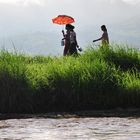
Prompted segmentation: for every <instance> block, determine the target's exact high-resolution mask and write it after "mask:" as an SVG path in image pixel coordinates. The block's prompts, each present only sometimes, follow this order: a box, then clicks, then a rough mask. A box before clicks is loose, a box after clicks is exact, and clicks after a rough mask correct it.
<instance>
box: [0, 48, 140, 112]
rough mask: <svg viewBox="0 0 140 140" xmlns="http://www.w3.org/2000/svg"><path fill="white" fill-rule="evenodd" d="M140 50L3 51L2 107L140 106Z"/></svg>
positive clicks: (4, 109) (47, 109) (0, 54)
mask: <svg viewBox="0 0 140 140" xmlns="http://www.w3.org/2000/svg"><path fill="white" fill-rule="evenodd" d="M139 56H140V52H139V51H138V50H136V49H132V48H129V47H126V46H124V45H122V46H120V45H111V46H109V48H105V47H104V48H93V47H91V46H89V48H88V49H87V50H86V51H85V52H84V53H83V54H82V55H79V56H77V57H75V56H68V57H44V56H35V57H31V56H26V55H24V54H18V53H9V52H7V51H5V50H4V51H3V50H2V51H1V52H0V112H1V113H41V112H50V111H75V110H93V109H112V108H118V107H125V108H127V107H140V72H139V67H140V57H139Z"/></svg>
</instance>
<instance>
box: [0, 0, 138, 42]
mask: <svg viewBox="0 0 140 140" xmlns="http://www.w3.org/2000/svg"><path fill="white" fill-rule="evenodd" d="M60 14H66V15H70V16H72V17H73V18H74V19H75V23H74V26H75V27H76V28H75V30H76V32H77V33H78V34H79V35H78V37H79V40H80V42H82V41H84V42H89V41H91V40H92V39H93V38H96V37H99V36H100V34H101V33H102V32H101V31H100V25H102V24H105V25H107V27H108V28H112V29H110V30H111V31H112V32H114V34H115V35H116V33H118V32H119V31H118V29H119V30H120V31H122V30H123V29H127V28H128V29H129V25H128V24H132V25H134V27H135V29H134V30H133V31H134V32H132V33H133V34H134V35H136V33H135V30H136V31H137V32H140V31H139V28H137V24H135V23H136V22H137V21H139V20H140V0H0V38H6V37H7V36H8V37H11V36H19V35H23V34H28V33H29V34H30V33H36V32H43V33H48V34H50V33H54V34H56V35H58V36H60V37H61V29H62V27H61V26H59V25H56V24H53V23H52V21H51V19H52V18H54V17H56V16H57V15H60ZM126 21H127V22H126ZM119 24H120V26H119V27H118V28H116V27H114V26H116V25H117V26H118V25H119ZM122 24H127V25H126V27H125V28H124V27H122V26H121V25H122ZM135 25H136V26H135ZM124 26H125V25H124ZM115 29H116V31H117V32H116V31H115ZM110 34H111V33H110ZM120 34H121V33H120ZM120 34H119V35H116V38H117V37H118V36H119V37H120V38H122V37H121V35H122V34H123V36H126V35H127V33H126V31H125V32H123V31H122V34H121V35H120ZM131 35H132V34H131ZM25 36H26V35H25ZM137 36H139V35H137ZM112 37H113V35H112ZM119 37H118V38H119ZM114 38H115V37H114ZM56 39H57V37H55V40H56ZM43 40H44V39H43ZM34 42H35V41H34ZM81 44H82V43H81Z"/></svg>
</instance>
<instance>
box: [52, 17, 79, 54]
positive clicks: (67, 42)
mask: <svg viewBox="0 0 140 140" xmlns="http://www.w3.org/2000/svg"><path fill="white" fill-rule="evenodd" d="M52 21H53V23H55V24H59V25H66V26H65V29H66V34H65V33H64V30H62V33H63V37H64V38H63V39H62V41H61V42H62V43H61V45H62V46H64V51H63V55H64V56H66V55H68V54H70V55H71V54H77V48H78V44H77V40H76V33H75V32H74V26H73V25H71V23H73V22H75V21H74V18H72V17H71V16H67V15H58V16H57V17H56V18H53V19H52ZM76 47H77V48H76ZM79 51H82V49H81V48H79Z"/></svg>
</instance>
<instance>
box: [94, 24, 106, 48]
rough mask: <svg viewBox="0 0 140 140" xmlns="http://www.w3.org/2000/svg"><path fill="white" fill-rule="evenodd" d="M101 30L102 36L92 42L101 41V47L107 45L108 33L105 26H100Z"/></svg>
mask: <svg viewBox="0 0 140 140" xmlns="http://www.w3.org/2000/svg"><path fill="white" fill-rule="evenodd" d="M101 30H102V31H103V34H102V36H101V37H100V38H98V39H96V40H93V42H96V41H100V40H101V41H102V46H106V45H109V37H108V32H107V28H106V26H105V25H102V26H101Z"/></svg>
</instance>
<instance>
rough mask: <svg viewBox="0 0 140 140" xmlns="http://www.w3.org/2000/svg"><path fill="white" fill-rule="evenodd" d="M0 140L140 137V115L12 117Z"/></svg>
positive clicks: (2, 127)
mask: <svg viewBox="0 0 140 140" xmlns="http://www.w3.org/2000/svg"><path fill="white" fill-rule="evenodd" d="M0 140H140V118H69V119H47V118H32V119H10V120H4V121H0Z"/></svg>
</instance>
